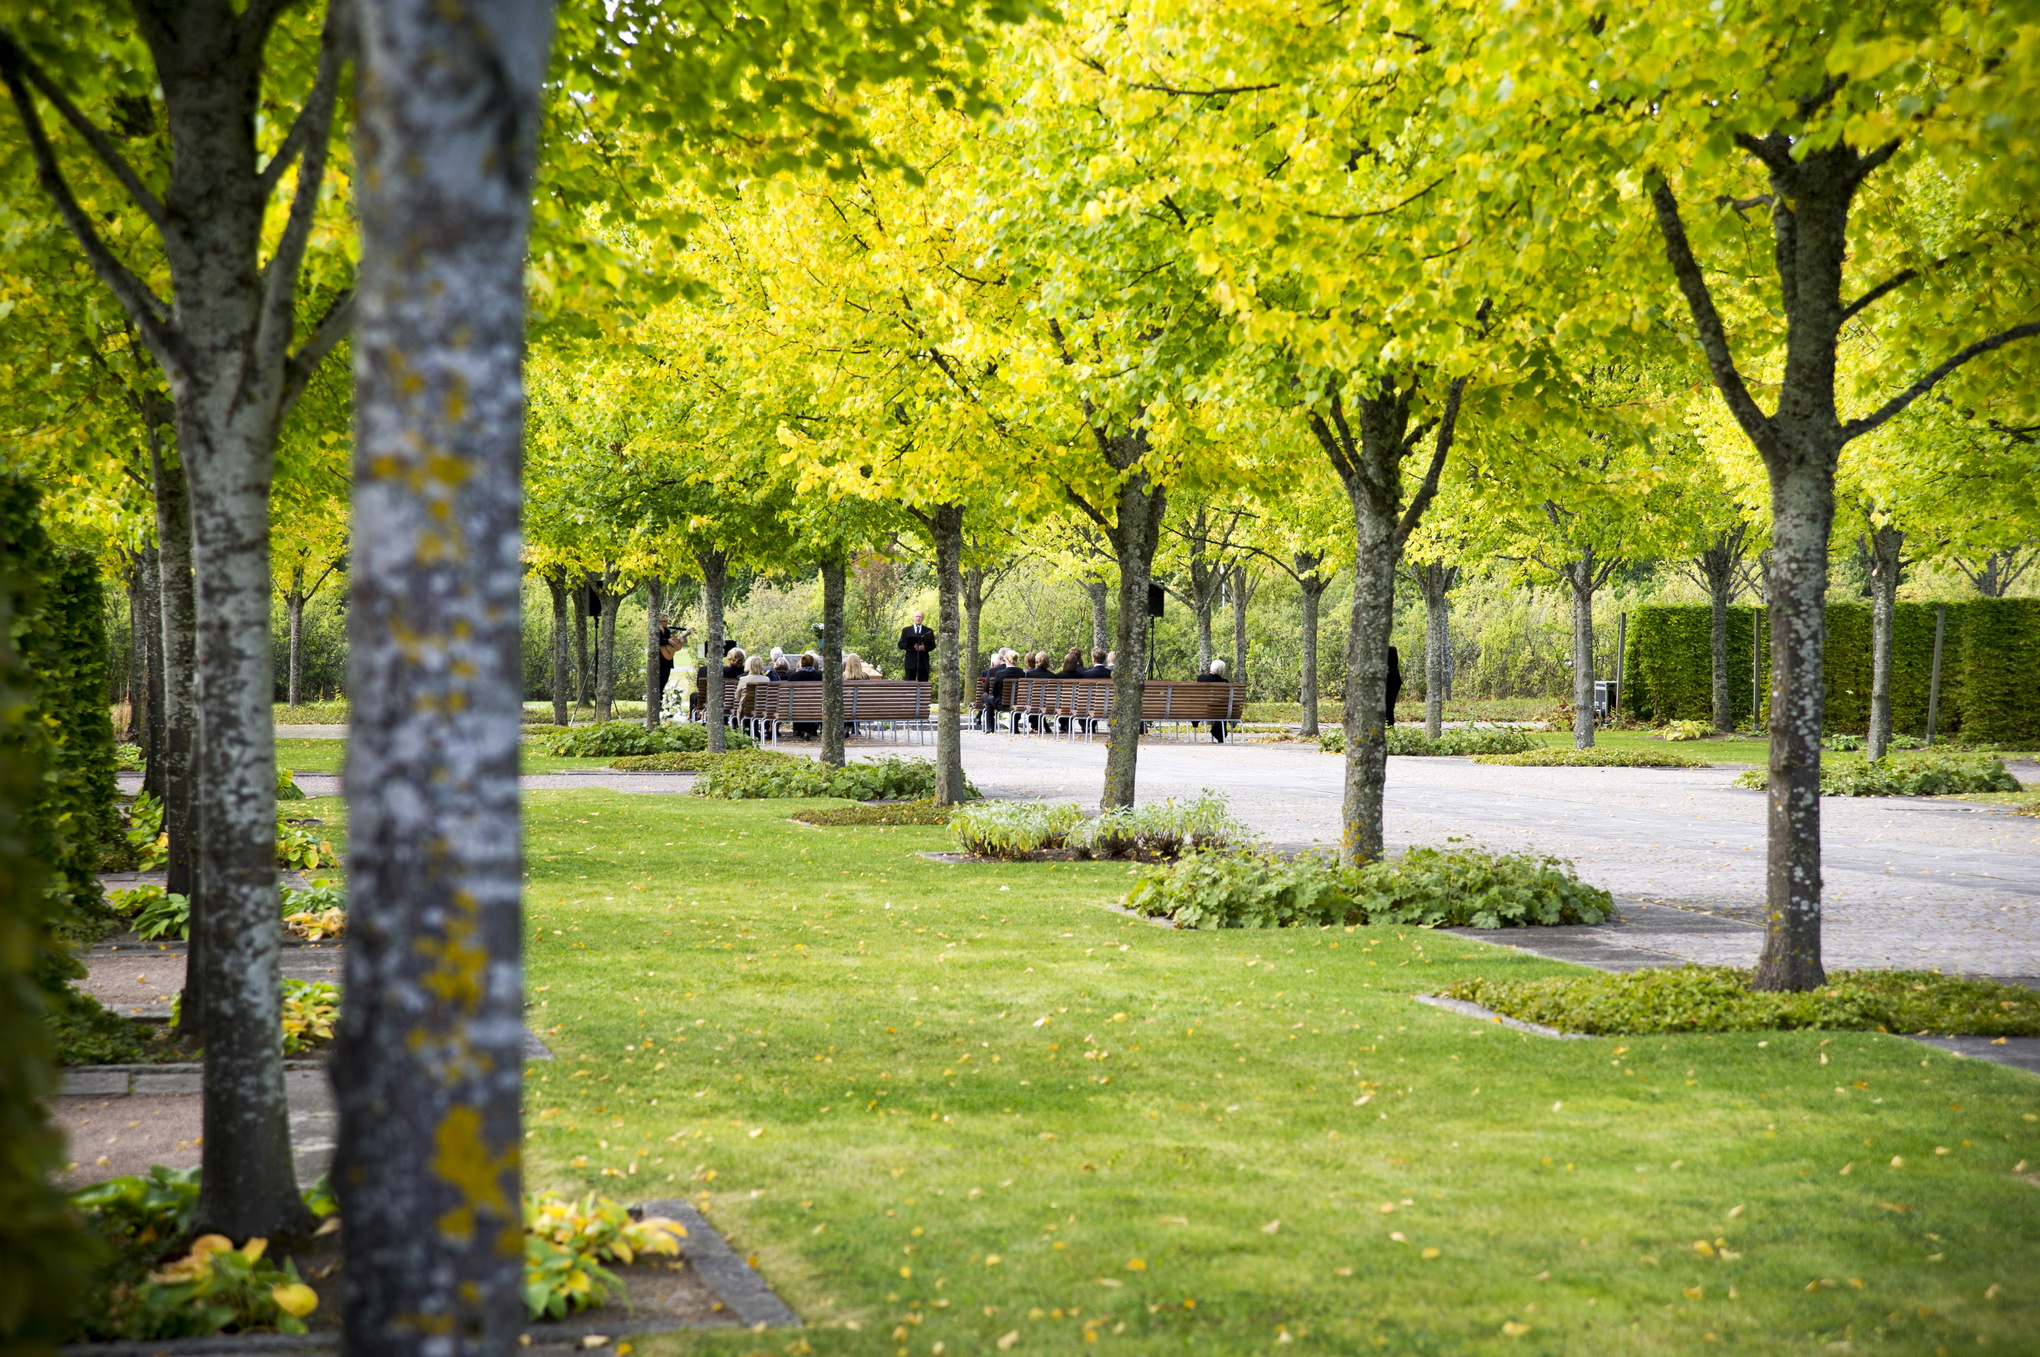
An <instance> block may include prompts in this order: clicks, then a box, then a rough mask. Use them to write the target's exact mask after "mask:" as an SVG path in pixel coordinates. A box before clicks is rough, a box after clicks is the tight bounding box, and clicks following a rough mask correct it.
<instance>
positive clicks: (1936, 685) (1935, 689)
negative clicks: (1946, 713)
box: [1927, 603, 1948, 748]
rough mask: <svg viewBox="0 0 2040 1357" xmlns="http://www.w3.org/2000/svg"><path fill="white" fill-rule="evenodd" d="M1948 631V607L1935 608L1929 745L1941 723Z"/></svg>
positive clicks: (1930, 683) (1930, 685)
mask: <svg viewBox="0 0 2040 1357" xmlns="http://www.w3.org/2000/svg"><path fill="white" fill-rule="evenodd" d="M1947 631H1948V605H1947V604H1945V603H1942V604H1938V605H1936V607H1935V608H1934V671H1933V674H1932V676H1931V677H1929V678H1928V680H1927V745H1928V747H1929V748H1931V747H1932V746H1933V743H1934V727H1935V726H1937V725H1939V724H1940V721H1941V639H1942V637H1944V636H1945V635H1946V634H1947Z"/></svg>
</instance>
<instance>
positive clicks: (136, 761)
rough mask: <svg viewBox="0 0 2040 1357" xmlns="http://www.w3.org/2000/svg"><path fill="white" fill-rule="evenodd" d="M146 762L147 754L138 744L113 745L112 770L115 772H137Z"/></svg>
mask: <svg viewBox="0 0 2040 1357" xmlns="http://www.w3.org/2000/svg"><path fill="white" fill-rule="evenodd" d="M148 766H149V764H148V756H147V755H146V754H144V753H143V752H142V747H141V746H140V745H134V744H118V745H115V746H114V747H113V771H114V772H116V773H139V772H142V771H144V770H145V769H146V768H147V767H148Z"/></svg>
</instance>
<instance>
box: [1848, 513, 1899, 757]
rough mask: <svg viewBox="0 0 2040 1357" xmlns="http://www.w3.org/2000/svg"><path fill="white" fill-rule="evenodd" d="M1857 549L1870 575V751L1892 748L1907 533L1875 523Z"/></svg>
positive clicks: (1879, 754)
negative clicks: (1894, 662) (1895, 647)
mask: <svg viewBox="0 0 2040 1357" xmlns="http://www.w3.org/2000/svg"><path fill="white" fill-rule="evenodd" d="M1856 549H1857V550H1858V551H1859V552H1861V553H1862V556H1863V564H1864V566H1865V568H1866V569H1867V571H1868V573H1869V576H1870V739H1869V749H1868V751H1867V752H1868V754H1869V756H1870V757H1871V758H1873V759H1881V758H1883V757H1884V756H1885V755H1886V754H1887V753H1889V752H1890V750H1891V627H1892V621H1893V619H1894V617H1895V616H1896V614H1897V611H1898V577H1899V574H1900V572H1901V571H1902V570H1904V568H1905V564H1906V562H1905V533H1904V531H1903V530H1902V529H1899V528H1895V527H1893V526H1892V525H1891V524H1889V523H1881V524H1873V525H1872V526H1871V530H1870V532H1869V534H1868V535H1867V536H1866V537H1861V538H1858V539H1857V541H1856Z"/></svg>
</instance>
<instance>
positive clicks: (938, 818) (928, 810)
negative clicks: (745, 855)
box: [788, 801, 956, 827]
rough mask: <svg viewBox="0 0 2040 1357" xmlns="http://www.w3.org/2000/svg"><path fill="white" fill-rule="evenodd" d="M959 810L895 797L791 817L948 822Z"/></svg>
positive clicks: (834, 822) (825, 822) (825, 821)
mask: <svg viewBox="0 0 2040 1357" xmlns="http://www.w3.org/2000/svg"><path fill="white" fill-rule="evenodd" d="M955 813H956V807H954V806H938V805H936V804H935V803H934V802H933V801H894V802H889V803H887V804H885V805H881V806H827V807H816V808H814V809H811V810H802V811H796V812H794V813H793V814H792V815H791V816H789V817H788V818H789V819H793V820H798V821H800V822H801V823H802V824H804V825H821V826H832V827H840V826H843V825H882V826H898V825H946V824H948V823H949V817H950V816H952V815H954V814H955Z"/></svg>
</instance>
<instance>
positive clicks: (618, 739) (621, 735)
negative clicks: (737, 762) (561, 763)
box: [531, 721, 757, 759]
mask: <svg viewBox="0 0 2040 1357" xmlns="http://www.w3.org/2000/svg"><path fill="white" fill-rule="evenodd" d="M724 734H725V735H727V736H728V738H729V747H730V748H731V749H752V748H755V747H756V746H757V741H756V740H753V739H752V738H751V737H750V736H748V735H744V734H742V733H740V732H738V731H734V730H731V731H725V732H724ZM531 745H532V747H533V748H535V749H537V750H539V751H540V752H542V753H546V754H551V755H553V756H554V757H556V758H577V759H614V758H622V757H625V756H630V755H634V756H643V755H646V754H683V753H686V754H694V753H700V752H701V751H702V750H705V749H707V748H708V727H707V726H704V725H698V724H696V723H694V722H691V721H680V722H666V723H662V724H661V725H660V726H659V727H658V728H657V729H656V730H647V729H645V726H644V723H643V722H641V721H604V722H603V723H602V724H600V725H595V726H567V727H565V728H564V729H558V728H556V729H554V730H553V731H551V732H549V733H547V734H544V735H534V736H532V737H531Z"/></svg>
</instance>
